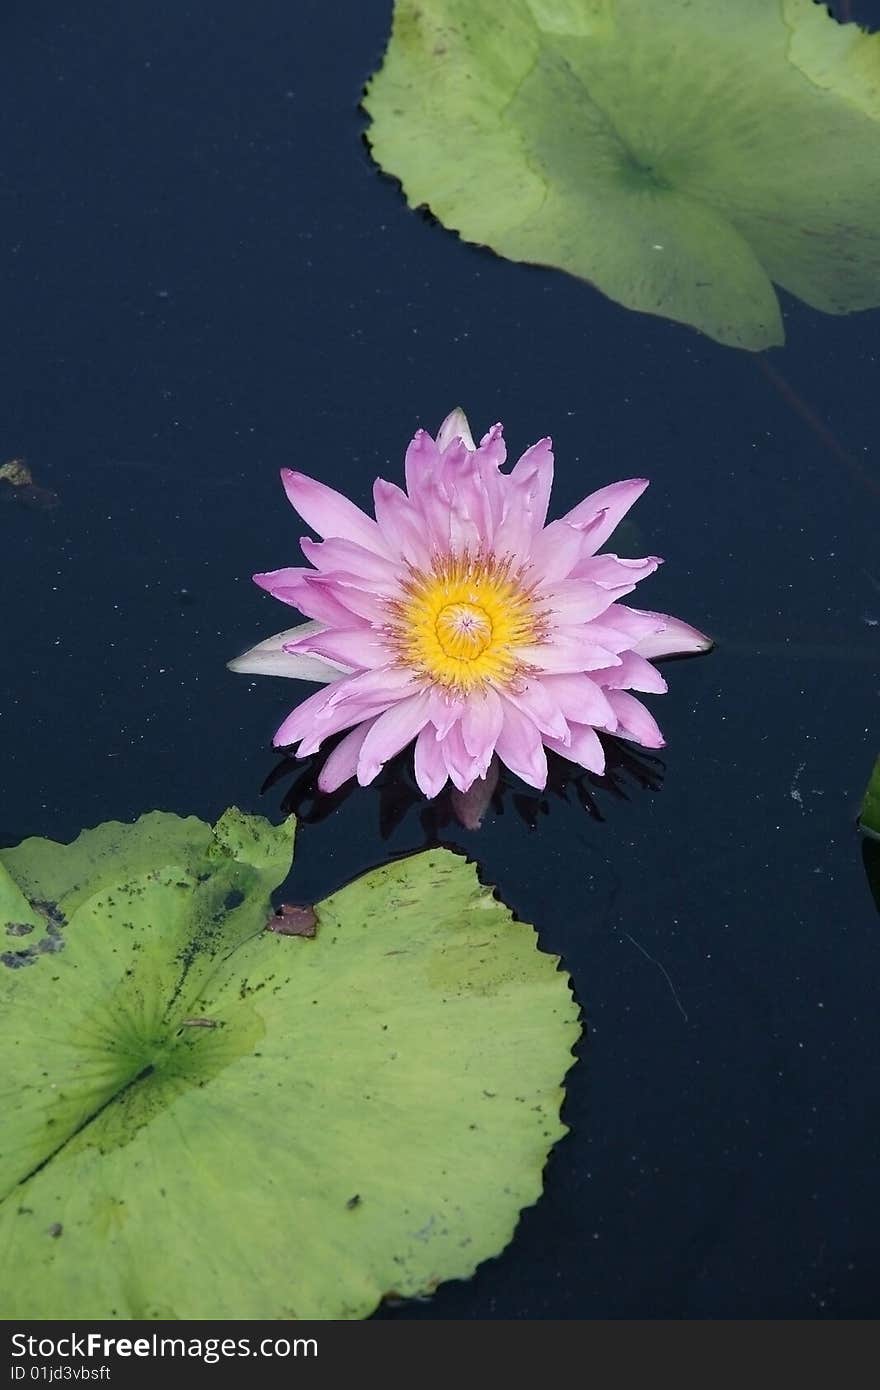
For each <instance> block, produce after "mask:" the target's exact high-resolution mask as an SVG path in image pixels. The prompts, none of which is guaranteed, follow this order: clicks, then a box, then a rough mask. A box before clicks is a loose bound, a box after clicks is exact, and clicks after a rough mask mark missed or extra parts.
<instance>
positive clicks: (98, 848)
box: [0, 810, 579, 1318]
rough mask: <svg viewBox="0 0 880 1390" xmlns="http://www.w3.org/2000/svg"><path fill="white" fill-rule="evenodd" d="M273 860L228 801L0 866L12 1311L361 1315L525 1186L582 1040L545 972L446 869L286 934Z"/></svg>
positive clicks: (394, 873)
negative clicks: (212, 813) (213, 821)
mask: <svg viewBox="0 0 880 1390" xmlns="http://www.w3.org/2000/svg"><path fill="white" fill-rule="evenodd" d="M292 845H293V822H292V821H289V822H287V823H285V824H282V825H280V826H272V825H270V824H269V823H268V822H266V821H264V820H262V819H261V818H259V817H252V816H246V815H243V813H241V812H239V811H235V810H232V811H229V812H227V813H226V814H225V815H224V816H223V817H222V818H221V820H220V821H219V822H218V824H217V825H216V826H214V827H211V826H208V825H204V824H203V823H202V822H200V821H198V820H195V819H194V818H190V819H188V820H181V819H180V818H178V817H176V816H172V815H166V814H164V813H160V812H154V813H151V814H150V815H148V816H145V817H142V819H141V820H140V821H138V822H137V823H135V824H134V825H119V824H110V825H105V826H100V827H98V828H97V829H96V830H93V831H87V832H84V834H83V835H81V836H80V837H79V839H78V840H76V841H75V842H74V843H73V844H71V845H58V844H54V843H53V842H51V841H48V840H29V841H26V842H24V844H22V845H20V846H18V847H17V848H15V849H10V850H2V851H0V932H2V937H3V939H4V941H6V940H8V941H9V949H12V950H21V951H28V950H33V951H34V957H33V960H32V962H31V963H30V966H29V968H27V969H7V970H3V971H0V1005H2V1008H0V1051H2V1055H3V1057H4V1062H5V1063H6V1066H5V1073H4V1074H5V1077H6V1081H5V1083H4V1085H3V1087H2V1093H0V1105H2V1107H3V1113H4V1126H3V1134H2V1140H0V1249H2V1257H0V1271H2V1272H0V1292H2V1298H3V1306H4V1311H5V1313H6V1315H7V1316H10V1317H27V1318H40V1317H43V1318H46V1317H50V1318H51V1317H56V1318H57V1317H65V1318H111V1317H118V1318H153V1317H157V1316H161V1317H164V1318H196V1317H210V1318H228V1317H235V1318H290V1317H298V1318H309V1317H314V1318H333V1317H363V1316H366V1315H367V1314H369V1313H370V1312H371V1311H372V1310H373V1309H374V1308H375V1306H376V1304H377V1303H378V1302H379V1300H380V1299H381V1298H382V1296H383V1295H384V1294H386V1293H387V1292H388V1291H389V1290H391V1289H395V1290H397V1291H398V1292H399V1293H401V1294H403V1295H404V1296H407V1297H412V1296H418V1295H420V1294H423V1293H425V1292H427V1291H430V1290H431V1289H433V1288H434V1287H436V1285H437V1283H439V1282H440V1281H441V1280H443V1279H448V1278H454V1277H459V1278H463V1277H466V1276H468V1275H469V1274H471V1273H472V1272H473V1270H474V1268H475V1267H476V1265H477V1264H478V1263H479V1262H480V1261H481V1260H483V1259H486V1258H487V1257H489V1256H490V1255H493V1254H496V1253H497V1252H498V1251H500V1250H501V1249H502V1248H503V1247H504V1246H505V1245H506V1244H507V1242H508V1241H509V1240H510V1238H511V1236H512V1233H513V1230H514V1227H515V1225H516V1222H517V1219H518V1215H519V1212H520V1210H521V1208H522V1207H523V1206H525V1205H527V1204H529V1203H531V1202H534V1201H535V1200H536V1199H537V1197H538V1196H539V1195H540V1191H541V1183H542V1169H543V1165H544V1162H545V1160H546V1157H547V1154H548V1151H549V1149H550V1147H551V1146H552V1144H553V1143H554V1142H555V1140H556V1139H558V1138H559V1137H560V1136H561V1135H562V1133H563V1132H564V1126H563V1125H562V1124H561V1122H560V1120H559V1105H560V1101H561V1099H562V1094H563V1092H562V1081H563V1078H564V1076H565V1073H566V1071H567V1070H568V1068H569V1066H570V1065H571V1063H572V1060H573V1059H572V1054H571V1048H572V1046H573V1044H574V1042H575V1041H576V1039H577V1037H578V1035H579V1025H578V1021H577V1009H576V1006H575V1005H574V1003H573V1000H572V997H571V992H570V989H569V984H568V978H567V976H566V975H565V974H564V973H562V972H561V971H560V970H559V969H558V968H557V967H558V962H557V960H556V958H555V957H551V956H548V955H545V954H543V953H542V952H540V951H539V950H537V949H536V937H535V932H534V930H533V928H531V927H530V926H528V925H527V924H525V923H521V922H515V921H513V920H512V918H511V915H510V913H509V912H508V911H507V909H506V908H505V907H504V906H503V904H501V903H500V902H499V901H498V900H497V899H495V898H494V897H493V896H492V895H491V894H490V893H489V892H488V890H486V889H485V888H483V887H482V886H481V885H480V884H479V882H478V880H477V876H476V872H475V870H474V868H473V866H471V865H468V864H467V863H466V862H465V861H464V860H462V859H460V858H458V857H457V856H455V855H453V854H451V853H450V852H448V851H445V850H437V851H431V852H427V853H424V854H420V855H416V856H414V857H413V858H411V859H408V860H404V861H399V862H396V863H394V864H390V865H387V866H386V867H384V868H381V869H377V870H375V871H374V872H372V873H369V874H367V875H365V876H364V877H363V878H362V879H360V880H358V881H357V882H355V883H353V884H350V885H349V886H348V887H346V888H344V889H342V891H341V892H339V893H336V894H333V895H332V896H331V897H329V898H327V899H326V900H324V901H323V902H322V903H320V904H318V907H317V911H316V915H317V917H319V919H320V923H321V930H320V931H319V932H318V933H317V935H316V936H314V937H313V938H312V939H308V938H304V937H302V936H288V937H286V938H285V939H282V938H281V936H280V935H279V934H278V933H277V932H273V931H267V930H266V925H267V919H268V917H269V912H270V894H271V893H272V891H273V890H274V889H276V888H277V887H278V886H279V884H280V883H281V882H282V881H283V880H284V879H285V878H286V876H287V873H288V870H289V867H290V858H291V852H292ZM47 904H52V905H53V908H54V916H52V915H49V914H47V910H46V905H47ZM62 922H63V923H64V925H63V937H64V941H65V949H64V951H63V952H61V953H59V954H57V955H54V954H52V955H51V964H50V957H47V956H46V955H45V954H44V953H43V952H40V951H39V950H37V949H36V947H33V946H32V945H31V942H32V941H33V940H34V938H35V937H37V936H38V933H39V932H40V931H42V933H43V936H42V937H41V938H40V939H41V940H52V939H55V938H53V936H52V932H53V931H54V932H56V933H60V932H61V931H62V926H61V923H62ZM10 927H24V928H32V932H28V931H25V932H24V936H25V938H26V940H25V941H23V942H22V943H21V945H20V946H19V945H18V944H17V943H16V944H15V945H13V942H14V940H15V937H16V935H17V933H16V931H14V930H13V931H11V932H8V934H7V932H3V930H2V929H3V928H10ZM488 1093H491V1094H492V1096H493V1099H492V1101H491V1104H490V1105H487V1102H486V1099H485V1097H486V1095H487V1094H488ZM353 1194H354V1195H353ZM355 1211H356V1213H357V1215H356V1216H353V1215H352V1213H353V1212H355ZM56 1231H57V1232H58V1233H59V1234H60V1233H61V1231H63V1233H64V1238H63V1239H58V1238H57V1236H56V1237H55V1238H53V1239H47V1232H48V1233H50V1234H51V1233H54V1232H56ZM157 1310H159V1311H157Z"/></svg>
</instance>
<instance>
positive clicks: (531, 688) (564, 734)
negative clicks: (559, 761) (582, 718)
mask: <svg viewBox="0 0 880 1390" xmlns="http://www.w3.org/2000/svg"><path fill="white" fill-rule="evenodd" d="M504 698H505V700H506V701H507V702H508V703H509V704H511V705H515V706H516V708H517V709H518V710H520V711H521V712H522V713H523V714H525V715H527V717H528V718H529V719H530V720H531V721H532V723H533V724H534V725H535V727H536V728H537V729H539V730H540V731H541V733H542V734H549V735H550V736H551V737H552V738H561V739H562V740H563V741H566V740H567V739H568V724H567V723H566V721H565V716H564V714H563V713H562V710H561V709H560V708H559V704H558V702H557V700H556V699H555V698H554V695H553V687H552V684H550V682H549V681H548V682H545V681H543V680H540V679H536V678H531V679H529V680H526V681H523V682H522V684H521V685H520V686H519V687H518V688H517V689H515V690H505V692H504Z"/></svg>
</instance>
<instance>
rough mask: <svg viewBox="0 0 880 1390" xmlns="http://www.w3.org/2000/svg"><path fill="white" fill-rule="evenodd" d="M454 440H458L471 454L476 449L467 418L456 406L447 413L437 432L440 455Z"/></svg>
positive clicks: (458, 406) (459, 407)
mask: <svg viewBox="0 0 880 1390" xmlns="http://www.w3.org/2000/svg"><path fill="white" fill-rule="evenodd" d="M456 439H460V440H461V442H462V444H463V445H464V447H465V448H466V449H469V450H470V451H471V453H473V452H474V450H475V449H476V447H477V446H476V444H475V443H474V437H473V435H472V434H471V427H470V425H469V424H468V418H467V416H466V415H465V413H464V411H463V410H462V408H461V406H460V405H457V406H456V407H455V409H454V410H451V411H450V412H449V414H448V415H447V417H446V419H445V420H444V421H443V424H442V425H441V426H440V428H439V430H438V431H437V440H436V443H437V448H438V449H439V450H440V452H441V453H442V452H443V450H444V449H445V448H446V447H447V446H448V445H449V444H452V443H453V442H454V441H455V440H456Z"/></svg>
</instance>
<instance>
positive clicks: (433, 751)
mask: <svg viewBox="0 0 880 1390" xmlns="http://www.w3.org/2000/svg"><path fill="white" fill-rule="evenodd" d="M414 767H415V774H416V781H417V783H418V785H419V790H420V791H423V792H424V794H425V796H427V797H434V796H437V794H438V792H441V791H442V790H443V788H444V787H445V786H446V783H447V782H448V780H449V773H448V772H447V771H446V763H445V762H444V760H443V749H442V747H441V745H440V744H439V743H438V742H437V736H436V730H435V729H434V726H433V725H432V724H426V725H425V726H424V728H423V729H422V730H421V732H420V734H419V736H418V738H417V739H416V751H415V761H414Z"/></svg>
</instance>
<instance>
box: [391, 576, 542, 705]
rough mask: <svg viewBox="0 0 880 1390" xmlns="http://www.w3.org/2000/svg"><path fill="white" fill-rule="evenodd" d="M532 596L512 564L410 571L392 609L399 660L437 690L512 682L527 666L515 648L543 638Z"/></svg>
mask: <svg viewBox="0 0 880 1390" xmlns="http://www.w3.org/2000/svg"><path fill="white" fill-rule="evenodd" d="M541 627H542V619H541V615H540V614H539V613H538V612H536V609H535V604H534V600H533V597H532V593H531V591H530V590H529V589H528V588H527V587H526V586H524V585H523V583H522V581H521V577H520V576H519V575H518V574H515V573H511V570H510V564H509V561H506V560H497V559H496V558H495V557H494V556H477V557H471V556H468V555H462V556H450V557H445V558H439V559H438V560H436V561H435V564H434V567H433V569H432V570H431V571H430V572H429V573H423V572H422V571H420V570H413V571H412V573H411V574H410V577H409V579H408V580H407V581H406V583H405V585H404V593H403V596H402V597H401V598H400V599H399V600H397V602H396V603H395V604H394V605H393V619H392V621H391V624H390V635H391V638H392V641H393V642H394V645H395V646H396V648H397V650H398V652H399V654H400V656H401V658H402V659H403V660H404V661H405V662H406V663H407V664H408V665H410V666H412V667H414V668H415V669H416V670H417V671H418V672H419V673H420V674H421V675H423V676H426V677H427V678H428V679H430V680H432V681H435V682H436V683H437V684H438V685H444V686H447V687H450V688H456V689H458V690H460V691H463V692H466V691H469V690H473V689H475V688H477V687H479V686H483V685H488V684H492V685H499V684H500V685H510V684H511V683H512V682H513V681H514V680H515V678H516V677H517V676H518V675H519V674H520V673H521V672H522V671H523V670H524V669H525V663H524V662H523V661H522V660H521V659H520V658H519V657H518V655H517V652H518V649H519V648H520V647H523V646H525V645H526V644H528V643H531V642H535V641H537V640H538V639H539V637H540V635H541Z"/></svg>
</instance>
